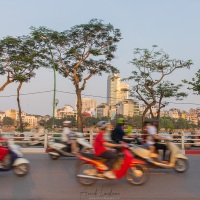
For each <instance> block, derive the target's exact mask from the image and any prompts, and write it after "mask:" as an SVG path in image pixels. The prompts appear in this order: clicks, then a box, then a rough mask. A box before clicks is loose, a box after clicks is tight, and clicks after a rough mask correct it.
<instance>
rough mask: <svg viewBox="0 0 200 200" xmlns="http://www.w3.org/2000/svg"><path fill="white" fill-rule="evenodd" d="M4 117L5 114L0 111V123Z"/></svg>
mask: <svg viewBox="0 0 200 200" xmlns="http://www.w3.org/2000/svg"><path fill="white" fill-rule="evenodd" d="M5 116H6V114H5V112H3V111H1V110H0V122H2V120H3V118H4V117H5Z"/></svg>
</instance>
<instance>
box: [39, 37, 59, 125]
mask: <svg viewBox="0 0 200 200" xmlns="http://www.w3.org/2000/svg"><path fill="white" fill-rule="evenodd" d="M41 38H42V39H44V40H45V41H46V44H47V46H48V48H49V51H50V54H51V61H52V65H53V73H54V87H53V116H52V129H54V124H55V107H56V102H55V101H56V65H55V61H54V58H53V53H52V51H51V45H50V44H49V43H48V41H47V40H46V37H45V36H42V37H41Z"/></svg>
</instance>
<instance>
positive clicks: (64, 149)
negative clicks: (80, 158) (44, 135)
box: [46, 133, 93, 160]
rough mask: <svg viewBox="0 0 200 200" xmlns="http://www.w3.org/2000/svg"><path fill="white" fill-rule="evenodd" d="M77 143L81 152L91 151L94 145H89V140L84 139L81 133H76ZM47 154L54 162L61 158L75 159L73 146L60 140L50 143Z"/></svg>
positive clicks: (53, 140)
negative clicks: (72, 151)
mask: <svg viewBox="0 0 200 200" xmlns="http://www.w3.org/2000/svg"><path fill="white" fill-rule="evenodd" d="M76 137H77V139H76V142H77V144H78V146H79V151H84V152H85V151H91V150H92V148H93V147H92V145H90V144H89V143H88V141H87V140H85V139H84V138H83V135H82V134H81V133H76ZM46 152H47V153H48V154H49V156H50V158H51V159H53V160H56V159H58V158H59V157H75V156H76V155H75V154H72V153H71V145H70V144H66V143H63V142H62V141H61V140H59V139H51V140H49V142H48V147H47V149H46Z"/></svg>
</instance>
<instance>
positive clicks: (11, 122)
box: [2, 117, 15, 126]
mask: <svg viewBox="0 0 200 200" xmlns="http://www.w3.org/2000/svg"><path fill="white" fill-rule="evenodd" d="M2 122H3V125H4V126H5V125H8V126H13V125H14V123H15V122H14V119H12V118H10V117H4V118H3V120H2Z"/></svg>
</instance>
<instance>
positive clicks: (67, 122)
mask: <svg viewBox="0 0 200 200" xmlns="http://www.w3.org/2000/svg"><path fill="white" fill-rule="evenodd" d="M63 124H71V121H64V122H63Z"/></svg>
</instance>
